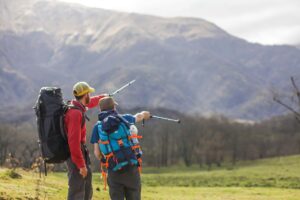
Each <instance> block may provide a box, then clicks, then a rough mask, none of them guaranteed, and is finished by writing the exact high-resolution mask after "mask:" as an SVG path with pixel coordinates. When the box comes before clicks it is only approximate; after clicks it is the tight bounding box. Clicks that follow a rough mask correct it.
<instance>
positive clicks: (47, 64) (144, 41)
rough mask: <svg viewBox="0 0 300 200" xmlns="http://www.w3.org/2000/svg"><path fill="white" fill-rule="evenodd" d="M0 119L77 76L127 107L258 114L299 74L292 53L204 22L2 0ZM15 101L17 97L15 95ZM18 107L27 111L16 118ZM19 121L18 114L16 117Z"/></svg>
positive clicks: (270, 111)
mask: <svg viewBox="0 0 300 200" xmlns="http://www.w3.org/2000/svg"><path fill="white" fill-rule="evenodd" d="M0 5H1V7H0V11H1V12H0V13H1V19H0V20H1V21H0V22H1V26H0V69H1V71H0V82H1V83H3V84H1V86H0V91H2V95H1V96H0V100H1V101H5V102H7V103H6V104H4V105H3V104H2V105H1V106H0V119H1V120H2V121H3V120H5V118H6V117H7V115H9V113H10V112H11V111H12V110H13V111H14V112H16V110H18V111H20V110H22V111H24V112H22V113H23V116H27V115H28V116H31V117H32V115H31V114H29V113H30V112H29V110H30V109H31V107H32V105H33V104H34V101H35V99H36V97H37V94H38V91H39V88H40V87H42V86H45V85H48V86H49V85H54V86H60V87H62V88H63V90H64V94H65V97H66V98H71V87H72V85H73V84H74V83H75V82H76V81H79V80H85V81H88V82H89V83H90V84H91V85H93V86H94V87H96V89H97V92H110V91H113V90H114V89H116V88H118V87H120V86H121V85H123V84H124V83H126V82H127V81H129V80H131V79H135V78H136V79H137V83H136V85H135V86H134V87H132V88H131V89H130V90H128V91H126V92H124V93H123V94H121V95H120V96H119V97H118V98H119V99H120V100H121V101H122V102H124V103H123V104H122V106H124V107H125V108H133V107H138V106H140V107H165V108H168V109H174V110H179V111H181V112H185V113H200V114H203V115H210V114H214V113H218V114H223V115H226V116H228V117H233V118H243V119H254V120H258V119H263V118H268V117H271V116H273V115H278V114H282V113H283V112H284V111H285V110H284V109H283V108H281V107H280V106H277V105H273V104H272V95H271V94H270V91H271V89H272V88H276V89H278V90H284V89H286V88H287V85H288V84H289V82H288V79H289V77H290V76H291V75H294V76H296V77H299V76H300V67H299V65H300V50H299V49H297V48H295V47H292V46H263V45H260V44H253V43H249V42H247V41H245V40H243V39H240V38H236V37H234V36H232V35H230V34H229V33H227V32H226V31H224V30H222V29H221V28H219V27H218V26H217V25H215V24H213V23H211V22H208V21H206V20H204V19H196V18H162V17H155V16H148V15H140V14H135V13H121V12H115V11H109V10H103V9H96V8H87V7H83V6H80V5H76V4H67V3H62V2H58V1H43V0H40V1H39V0H25V1H21V0H16V1H10V0H1V1H0ZM20 100H21V101H20ZM24 113H25V114H24ZM15 120H17V119H15Z"/></svg>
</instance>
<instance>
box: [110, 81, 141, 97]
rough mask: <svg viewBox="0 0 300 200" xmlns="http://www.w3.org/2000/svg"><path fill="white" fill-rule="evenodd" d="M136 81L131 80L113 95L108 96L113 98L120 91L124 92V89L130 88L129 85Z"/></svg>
mask: <svg viewBox="0 0 300 200" xmlns="http://www.w3.org/2000/svg"><path fill="white" fill-rule="evenodd" d="M135 81H136V80H132V81H130V82H129V83H127V84H126V85H123V86H122V87H120V88H119V89H117V90H116V91H114V92H113V93H111V94H109V96H110V97H113V96H114V95H116V94H118V93H119V92H121V91H122V90H124V89H125V88H127V87H128V86H130V85H131V84H133V83H134V82H135Z"/></svg>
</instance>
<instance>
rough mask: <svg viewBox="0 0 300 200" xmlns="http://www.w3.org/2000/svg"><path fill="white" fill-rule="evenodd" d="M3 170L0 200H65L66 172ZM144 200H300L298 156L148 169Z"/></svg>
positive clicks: (98, 191)
mask: <svg viewBox="0 0 300 200" xmlns="http://www.w3.org/2000/svg"><path fill="white" fill-rule="evenodd" d="M16 172H17V173H19V174H20V175H21V176H22V177H21V178H20V177H19V178H17V177H15V176H14V175H15V174H14V173H12V172H11V171H9V170H8V169H3V168H0V200H4V199H53V200H54V199H55V200H58V199H65V197H66V194H67V175H66V173H50V174H49V175H48V176H47V177H46V178H42V179H39V177H38V174H36V173H34V172H26V171H24V170H21V169H17V170H16ZM142 183H143V186H142V197H143V198H142V199H146V200H150V199H153V200H158V199H162V200H163V199H168V200H171V199H174V200H175V199H176V200H177V199H178V200H179V199H180V200H198V199H201V200H202V199H204V200H206V199H207V200H208V199H209V200H235V199H236V200H269V199H271V200H279V199H280V200H298V199H300V198H299V197H300V156H289V157H282V158H273V159H264V160H258V161H251V162H250V161H247V162H241V163H238V164H237V167H235V168H232V167H229V166H227V167H226V166H225V167H224V168H220V169H214V170H211V171H207V170H200V169H199V168H198V167H197V166H193V167H191V168H184V167H171V168H160V169H157V168H146V169H144V171H143V175H142ZM93 186H94V199H109V197H108V192H107V191H103V185H102V180H100V174H99V173H94V175H93Z"/></svg>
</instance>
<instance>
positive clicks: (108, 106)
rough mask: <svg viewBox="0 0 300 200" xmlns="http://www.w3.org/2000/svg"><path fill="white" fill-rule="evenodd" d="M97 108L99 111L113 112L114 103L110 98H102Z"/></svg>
mask: <svg viewBox="0 0 300 200" xmlns="http://www.w3.org/2000/svg"><path fill="white" fill-rule="evenodd" d="M99 107H100V110H101V111H108V110H113V109H114V108H115V101H114V99H113V98H111V97H103V98H102V99H100V101H99Z"/></svg>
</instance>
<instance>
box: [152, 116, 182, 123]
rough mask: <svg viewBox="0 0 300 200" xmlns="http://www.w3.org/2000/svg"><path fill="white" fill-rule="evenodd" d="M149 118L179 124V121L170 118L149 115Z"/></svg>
mask: <svg viewBox="0 0 300 200" xmlns="http://www.w3.org/2000/svg"><path fill="white" fill-rule="evenodd" d="M150 118H154V119H161V120H166V121H170V122H177V123H178V124H180V119H171V118H167V117H160V116H156V115H151V116H150Z"/></svg>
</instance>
